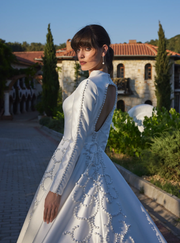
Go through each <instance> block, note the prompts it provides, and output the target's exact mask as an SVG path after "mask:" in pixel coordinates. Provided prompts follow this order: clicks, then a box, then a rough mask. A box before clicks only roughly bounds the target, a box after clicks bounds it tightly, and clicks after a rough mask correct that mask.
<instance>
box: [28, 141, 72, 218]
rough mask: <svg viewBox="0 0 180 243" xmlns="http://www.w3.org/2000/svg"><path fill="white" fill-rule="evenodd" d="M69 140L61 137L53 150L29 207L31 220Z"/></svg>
mask: <svg viewBox="0 0 180 243" xmlns="http://www.w3.org/2000/svg"><path fill="white" fill-rule="evenodd" d="M69 141H70V140H69V139H65V138H64V137H63V138H62V139H61V142H60V145H59V146H58V147H57V149H56V150H55V152H54V154H53V156H52V158H51V160H50V163H49V165H48V167H47V169H46V171H45V173H44V176H43V178H42V180H41V183H40V185H39V188H38V190H37V193H36V195H35V197H34V200H33V206H32V208H31V212H30V220H31V218H32V216H33V214H34V212H35V210H36V208H37V206H38V204H39V202H40V201H41V198H42V196H43V194H44V193H45V192H47V190H48V189H49V186H50V184H51V181H52V180H53V178H54V176H55V170H56V169H57V168H58V167H59V164H60V163H61V161H62V158H63V156H64V154H65V152H66V150H67V149H68V144H69ZM65 145H66V146H65Z"/></svg>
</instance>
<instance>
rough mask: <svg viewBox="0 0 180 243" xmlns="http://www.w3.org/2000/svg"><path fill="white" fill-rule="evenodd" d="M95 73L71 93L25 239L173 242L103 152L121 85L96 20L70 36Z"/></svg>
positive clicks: (24, 231)
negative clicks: (113, 73)
mask: <svg viewBox="0 0 180 243" xmlns="http://www.w3.org/2000/svg"><path fill="white" fill-rule="evenodd" d="M71 46H72V48H73V49H74V50H75V52H76V54H77V57H78V60H79V62H80V65H81V69H82V70H88V71H89V78H88V79H86V80H84V81H82V82H81V83H80V85H79V86H78V87H77V89H76V90H75V91H74V92H73V93H72V94H71V95H70V96H69V97H68V98H67V99H66V100H65V101H64V103H63V109H64V115H65V130H64V136H63V139H62V140H61V142H60V144H59V146H58V148H57V149H56V151H55V153H54V155H53V156H52V159H51V161H50V163H49V165H48V168H47V170H46V172H45V174H44V176H43V178H42V181H41V183H40V185H39V188H38V190H37V192H36V195H35V197H34V200H33V202H32V205H31V207H30V210H29V212H28V215H27V218H26V220H25V223H24V225H23V228H22V230H21V234H20V236H19V239H18V243H20V242H23V243H30V242H33V243H41V242H44V243H57V242H59V243H71V242H79V243H80V242H88V243H97V242H108V243H112V242H126V243H127V242H137V243H145V242H146V243H148V242H151V243H156V242H166V241H165V240H164V238H163V236H162V235H161V234H160V232H159V230H158V229H157V228H156V226H155V225H154V223H153V222H152V220H151V218H150V217H149V215H148V214H147V212H146V211H145V210H144V208H143V206H142V205H141V203H140V202H139V200H138V199H137V198H136V196H135V195H134V193H133V192H132V190H131V189H130V187H129V186H128V185H127V183H126V182H125V180H124V179H123V177H122V176H121V174H120V173H119V171H118V170H117V169H116V167H115V166H114V165H113V163H112V162H111V160H110V159H109V158H108V157H107V155H106V154H105V152H104V149H105V147H106V143H107V139H108V135H109V130H110V124H111V120H112V116H113V111H114V108H115V104H116V86H115V84H114V83H113V82H112V80H111V79H110V75H109V74H108V73H110V72H111V71H112V59H113V50H112V49H111V47H110V38H109V36H108V34H107V32H106V30H105V29H104V28H103V27H101V26H99V25H89V26H86V27H84V28H83V29H81V30H80V31H79V32H78V33H76V34H75V36H74V37H73V39H72V41H71Z"/></svg>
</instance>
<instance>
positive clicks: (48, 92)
mask: <svg viewBox="0 0 180 243" xmlns="http://www.w3.org/2000/svg"><path fill="white" fill-rule="evenodd" d="M56 65H57V59H56V49H55V46H54V43H53V36H52V34H51V29H50V24H48V33H47V35H46V44H45V48H44V57H43V80H42V82H43V86H42V88H43V91H42V101H43V106H44V111H45V113H46V114H47V116H53V115H54V114H53V111H54V110H55V108H56V107H57V99H58V91H59V81H58V73H57V71H56Z"/></svg>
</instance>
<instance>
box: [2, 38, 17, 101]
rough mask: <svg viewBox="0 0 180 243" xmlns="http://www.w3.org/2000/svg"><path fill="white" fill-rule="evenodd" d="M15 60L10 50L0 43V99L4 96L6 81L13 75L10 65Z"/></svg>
mask: <svg viewBox="0 0 180 243" xmlns="http://www.w3.org/2000/svg"><path fill="white" fill-rule="evenodd" d="M15 60H16V57H15V56H14V55H13V54H12V51H11V49H10V48H9V47H8V46H6V45H5V44H4V43H2V42H0V98H2V96H3V94H4V89H5V85H6V80H7V79H8V78H9V77H11V76H12V75H13V68H12V67H11V63H12V62H13V61H15Z"/></svg>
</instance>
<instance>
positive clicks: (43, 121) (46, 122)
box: [39, 116, 52, 127]
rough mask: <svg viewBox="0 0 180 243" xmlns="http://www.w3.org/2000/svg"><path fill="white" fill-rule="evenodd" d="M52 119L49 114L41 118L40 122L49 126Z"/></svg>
mask: <svg viewBox="0 0 180 243" xmlns="http://www.w3.org/2000/svg"><path fill="white" fill-rule="evenodd" d="M51 120H52V119H51V118H50V117H48V116H45V117H42V118H41V119H40V120H39V123H40V124H41V125H42V126H46V127H48V124H49V123H50V121H51Z"/></svg>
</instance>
